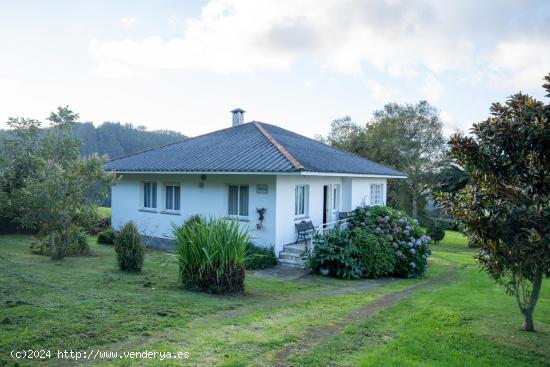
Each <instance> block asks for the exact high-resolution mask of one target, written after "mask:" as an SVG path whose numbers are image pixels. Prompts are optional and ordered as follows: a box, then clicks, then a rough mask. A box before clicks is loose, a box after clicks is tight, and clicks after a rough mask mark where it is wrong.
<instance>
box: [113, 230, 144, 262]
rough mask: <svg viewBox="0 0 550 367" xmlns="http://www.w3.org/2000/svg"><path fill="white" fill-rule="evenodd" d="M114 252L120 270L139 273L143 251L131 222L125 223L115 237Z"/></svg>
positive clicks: (138, 235) (139, 237) (138, 236)
mask: <svg viewBox="0 0 550 367" xmlns="http://www.w3.org/2000/svg"><path fill="white" fill-rule="evenodd" d="M115 251H116V254H117V260H118V265H119V267H120V270H124V271H141V268H142V267H143V259H144V257H145V249H144V247H143V242H142V241H141V236H140V234H139V231H138V229H137V227H136V226H135V224H134V223H133V222H131V221H130V222H128V223H126V224H125V225H124V226H123V227H122V228H121V229H120V231H119V232H118V233H117V234H116V236H115Z"/></svg>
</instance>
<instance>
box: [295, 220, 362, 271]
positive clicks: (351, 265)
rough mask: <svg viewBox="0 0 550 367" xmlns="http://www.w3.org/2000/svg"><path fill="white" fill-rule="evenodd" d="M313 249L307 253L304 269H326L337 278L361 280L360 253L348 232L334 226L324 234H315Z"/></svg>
mask: <svg viewBox="0 0 550 367" xmlns="http://www.w3.org/2000/svg"><path fill="white" fill-rule="evenodd" d="M312 243H313V248H312V250H310V251H309V252H308V256H307V259H306V267H307V268H309V269H311V270H319V269H320V268H326V269H328V270H329V274H331V275H334V276H336V277H339V278H347V279H350V278H361V277H362V276H363V273H364V267H363V266H362V264H361V261H360V259H359V258H360V251H359V249H358V247H357V246H356V245H355V243H354V242H353V241H352V240H351V236H350V231H348V230H346V229H343V228H341V227H340V226H336V227H334V228H331V229H330V230H328V231H327V232H326V233H315V234H314V236H313V240H312Z"/></svg>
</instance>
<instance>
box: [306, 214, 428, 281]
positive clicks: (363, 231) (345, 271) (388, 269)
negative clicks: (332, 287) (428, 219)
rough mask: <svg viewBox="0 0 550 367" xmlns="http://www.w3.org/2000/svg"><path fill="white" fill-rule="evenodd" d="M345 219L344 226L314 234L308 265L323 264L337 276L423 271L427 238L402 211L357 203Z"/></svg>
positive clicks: (403, 274)
mask: <svg viewBox="0 0 550 367" xmlns="http://www.w3.org/2000/svg"><path fill="white" fill-rule="evenodd" d="M348 223H349V226H348V228H346V229H343V228H340V227H335V228H333V229H331V230H329V231H328V232H327V233H325V234H317V235H315V237H314V239H313V243H314V246H313V250H312V251H311V252H310V253H309V254H308V259H307V262H306V265H307V267H308V268H310V269H312V270H319V269H320V268H327V269H328V270H329V272H330V274H331V275H334V276H337V277H341V278H365V277H378V276H383V275H390V274H391V275H396V276H401V277H407V278H409V277H416V276H420V275H422V274H423V273H424V272H425V271H426V269H427V264H428V256H429V255H430V254H431V251H430V248H429V245H428V244H429V242H430V240H431V239H430V237H428V236H426V235H425V234H424V231H423V230H422V228H420V226H419V225H418V222H417V221H415V220H413V219H412V218H410V217H409V216H407V215H406V214H404V213H402V212H400V211H397V210H394V209H390V208H387V207H379V206H375V207H359V208H357V209H355V210H354V211H353V212H352V215H351V217H350V220H349V222H348Z"/></svg>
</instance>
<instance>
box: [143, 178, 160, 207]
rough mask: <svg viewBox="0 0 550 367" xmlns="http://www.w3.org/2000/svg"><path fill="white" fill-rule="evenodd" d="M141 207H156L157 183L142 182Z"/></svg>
mask: <svg viewBox="0 0 550 367" xmlns="http://www.w3.org/2000/svg"><path fill="white" fill-rule="evenodd" d="M143 207H144V208H148V209H155V208H156V207H157V183H156V182H144V183H143Z"/></svg>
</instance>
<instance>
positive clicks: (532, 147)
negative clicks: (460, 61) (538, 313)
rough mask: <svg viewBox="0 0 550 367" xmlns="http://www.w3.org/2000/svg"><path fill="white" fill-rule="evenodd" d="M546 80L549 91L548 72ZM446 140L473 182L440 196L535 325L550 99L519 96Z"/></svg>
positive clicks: (544, 255)
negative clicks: (549, 101) (461, 132)
mask: <svg viewBox="0 0 550 367" xmlns="http://www.w3.org/2000/svg"><path fill="white" fill-rule="evenodd" d="M545 79H546V81H547V83H546V84H545V85H544V88H545V89H546V91H547V92H548V94H547V96H548V97H550V75H549V76H547V77H546V78H545ZM449 144H450V151H449V157H450V159H451V160H452V161H453V162H454V163H455V164H458V165H459V166H460V167H461V168H462V169H464V171H465V172H466V173H467V174H468V176H469V180H465V181H464V186H463V187H462V188H460V189H456V190H452V191H450V192H440V193H438V194H437V200H438V201H439V203H440V204H441V205H442V206H443V207H444V208H445V210H447V211H448V212H449V213H450V214H451V215H452V216H453V217H455V218H457V219H459V220H460V221H461V222H462V223H463V224H464V225H465V229H466V234H467V235H468V239H469V241H470V242H471V243H472V244H473V245H474V246H475V247H477V248H479V254H478V255H477V259H478V260H479V263H480V265H481V267H482V268H483V269H484V270H485V271H487V272H488V273H489V275H490V276H491V277H493V278H494V279H495V280H496V281H497V282H499V283H502V284H504V285H505V286H506V288H507V290H508V292H509V293H510V294H512V295H514V296H515V298H516V300H517V304H518V306H519V309H520V311H521V313H522V314H523V318H524V324H523V328H524V329H525V330H527V331H534V324H533V311H534V309H535V306H536V304H537V301H538V298H539V294H540V290H541V286H542V281H543V277H544V274H545V273H546V271H547V270H548V269H549V267H550V174H549V172H550V105H548V104H546V105H545V104H544V103H543V102H540V101H537V100H535V99H533V98H532V97H530V96H527V95H524V94H521V93H518V94H515V95H513V96H511V97H510V98H509V99H508V100H507V101H506V103H505V104H500V103H495V104H493V105H492V107H491V117H489V118H488V119H487V120H485V121H482V122H480V123H478V124H474V126H473V128H472V129H471V135H461V134H455V135H453V136H452V137H451V140H450V142H449Z"/></svg>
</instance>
